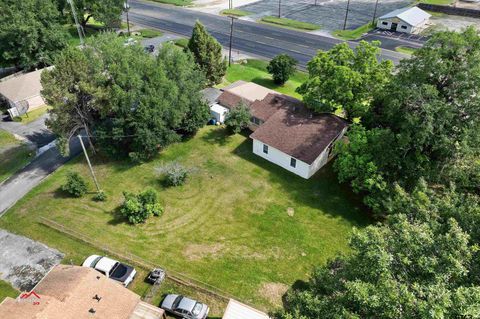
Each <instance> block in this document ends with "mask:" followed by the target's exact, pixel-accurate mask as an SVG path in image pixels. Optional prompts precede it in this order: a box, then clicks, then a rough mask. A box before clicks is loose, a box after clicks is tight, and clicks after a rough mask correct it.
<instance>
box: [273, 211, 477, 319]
mask: <svg viewBox="0 0 480 319" xmlns="http://www.w3.org/2000/svg"><path fill="white" fill-rule="evenodd" d="M350 247H351V248H352V251H353V253H352V255H350V256H348V257H339V258H337V259H335V260H333V261H331V262H329V263H328V265H327V266H324V267H318V268H317V269H316V270H315V271H314V272H313V274H312V276H311V279H310V281H309V283H308V285H307V289H305V290H294V291H291V292H290V293H289V294H288V297H287V314H285V313H284V314H280V315H279V316H278V317H279V318H327V319H328V318H392V319H393V318H475V317H478V316H479V315H480V313H479V310H478V304H479V303H480V287H478V286H472V285H471V284H469V283H468V275H469V270H470V269H471V265H472V262H473V261H474V258H473V256H474V253H475V251H476V250H477V249H476V247H475V246H474V245H472V244H471V243H470V242H469V236H468V234H466V233H465V232H464V231H462V229H461V228H460V227H459V225H458V223H457V222H456V221H455V220H454V219H448V220H447V221H446V223H445V224H442V223H437V222H435V221H431V222H428V221H423V220H418V219H417V220H409V219H408V218H407V217H406V216H405V215H402V214H400V215H396V216H395V217H393V218H391V219H390V221H389V223H388V224H387V225H385V226H369V227H367V228H366V229H365V230H361V231H358V230H357V231H355V232H354V234H353V237H352V239H351V242H350Z"/></svg>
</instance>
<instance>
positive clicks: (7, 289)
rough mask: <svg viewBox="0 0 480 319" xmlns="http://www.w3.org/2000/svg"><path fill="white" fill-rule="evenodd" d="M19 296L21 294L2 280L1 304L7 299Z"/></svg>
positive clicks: (0, 286)
mask: <svg viewBox="0 0 480 319" xmlns="http://www.w3.org/2000/svg"><path fill="white" fill-rule="evenodd" d="M19 294H20V292H19V291H18V290H16V289H15V288H13V287H12V286H10V284H9V283H7V282H5V281H3V280H0V303H2V301H3V299H5V298H6V297H11V298H17V296H18V295H19Z"/></svg>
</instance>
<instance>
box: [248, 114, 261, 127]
mask: <svg viewBox="0 0 480 319" xmlns="http://www.w3.org/2000/svg"><path fill="white" fill-rule="evenodd" d="M250 121H251V122H252V123H253V124H256V125H262V123H263V122H262V120H260V119H258V118H256V117H255V116H252V118H251V119H250Z"/></svg>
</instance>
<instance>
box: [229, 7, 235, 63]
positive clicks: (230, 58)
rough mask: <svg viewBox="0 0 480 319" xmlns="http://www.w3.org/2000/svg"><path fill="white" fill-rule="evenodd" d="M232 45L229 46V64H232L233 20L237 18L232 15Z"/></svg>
mask: <svg viewBox="0 0 480 319" xmlns="http://www.w3.org/2000/svg"><path fill="white" fill-rule="evenodd" d="M230 19H231V20H230V45H229V47H228V66H230V65H232V42H233V20H235V19H237V18H235V17H234V16H230Z"/></svg>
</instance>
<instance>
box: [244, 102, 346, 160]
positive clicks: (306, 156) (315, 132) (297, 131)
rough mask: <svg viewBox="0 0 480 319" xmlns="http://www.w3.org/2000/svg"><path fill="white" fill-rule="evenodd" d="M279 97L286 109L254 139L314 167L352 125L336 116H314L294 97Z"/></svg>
mask: <svg viewBox="0 0 480 319" xmlns="http://www.w3.org/2000/svg"><path fill="white" fill-rule="evenodd" d="M267 98H268V97H267ZM267 98H266V99H267ZM276 98H277V99H278V100H280V99H283V101H281V102H280V101H278V102H277V104H281V105H282V107H280V108H278V110H277V111H276V112H274V113H273V114H272V115H271V116H270V117H269V118H268V120H267V121H266V122H265V123H263V124H262V125H260V127H258V128H257V129H256V130H255V131H254V132H253V133H252V134H251V135H250V137H251V138H252V139H255V140H259V141H260V142H262V143H264V144H267V145H270V146H271V147H274V148H276V149H278V150H280V151H282V152H283V153H286V154H288V155H290V156H292V157H294V158H296V159H299V160H301V161H303V162H305V163H307V164H312V163H313V162H314V161H315V159H317V157H318V156H319V155H320V154H321V153H322V152H323V151H324V150H325V149H326V148H327V147H328V146H329V145H330V143H332V142H333V141H334V140H335V138H336V137H337V136H338V135H339V134H340V133H341V132H342V130H343V129H344V128H345V127H347V125H348V124H347V122H346V121H345V120H343V119H341V118H339V117H338V116H335V115H333V114H327V113H325V114H313V113H312V112H311V111H310V110H308V109H307V108H306V107H305V106H304V105H303V103H302V102H300V101H299V100H296V99H294V98H291V97H286V96H284V95H277V97H276ZM264 105H268V103H266V104H264Z"/></svg>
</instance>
